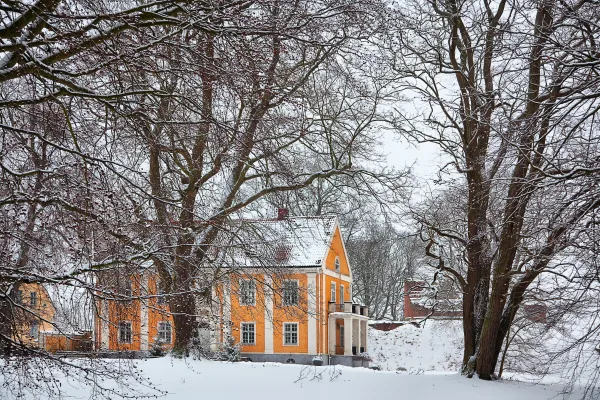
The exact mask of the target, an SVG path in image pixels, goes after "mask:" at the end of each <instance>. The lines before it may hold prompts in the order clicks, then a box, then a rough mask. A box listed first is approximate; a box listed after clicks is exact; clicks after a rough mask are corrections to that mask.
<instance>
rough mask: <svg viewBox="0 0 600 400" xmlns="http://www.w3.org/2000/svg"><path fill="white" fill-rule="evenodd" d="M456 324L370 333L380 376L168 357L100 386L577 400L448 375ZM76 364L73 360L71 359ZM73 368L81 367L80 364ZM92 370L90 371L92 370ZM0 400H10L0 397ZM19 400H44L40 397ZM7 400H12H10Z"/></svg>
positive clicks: (215, 393)
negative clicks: (122, 382) (118, 381)
mask: <svg viewBox="0 0 600 400" xmlns="http://www.w3.org/2000/svg"><path fill="white" fill-rule="evenodd" d="M461 335H462V334H461V326H460V321H427V322H426V323H425V324H424V325H423V326H422V327H420V328H418V327H416V326H414V325H405V326H402V327H400V328H397V329H395V330H393V331H389V332H382V331H376V330H372V329H370V332H369V345H370V351H369V353H370V354H371V357H372V358H373V359H374V361H373V363H374V364H378V365H379V366H380V367H381V368H382V370H381V371H374V370H370V369H366V368H348V367H339V366H336V367H312V366H310V367H309V366H301V365H289V364H274V363H264V364H262V363H244V362H242V363H226V362H217V361H206V360H180V359H175V358H172V357H170V356H167V357H163V358H156V359H149V360H104V361H101V362H108V363H113V365H114V366H119V367H120V368H122V369H123V370H124V371H127V372H129V373H131V374H132V375H131V376H137V380H134V379H133V378H131V379H129V381H128V382H126V383H125V385H121V386H117V385H116V384H114V383H112V382H111V381H110V380H105V381H103V382H100V383H101V384H102V385H103V386H105V388H108V389H109V390H114V391H115V392H114V393H109V395H108V397H107V398H109V399H118V398H119V396H118V393H127V394H128V396H129V397H131V396H132V395H133V396H135V395H144V394H145V395H150V396H152V395H158V396H159V397H161V396H164V397H162V398H165V399H168V400H183V399H197V398H202V399H209V400H229V399H231V400H238V399H250V400H270V399H273V400H275V399H277V400H279V399H281V398H282V397H283V398H285V399H286V400H295V399H298V400H300V399H302V400H306V399H319V398H324V397H325V396H336V397H340V398H344V399H345V400H354V399H356V400H365V399H368V400H370V399H378V400H379V399H394V400H397V399H405V398H407V399H412V398H416V399H418V400H480V399H486V400H507V399H511V400H519V399H523V400H550V399H562V400H566V399H569V400H577V399H580V398H582V395H583V392H582V390H581V389H576V390H575V391H574V392H573V393H571V394H570V395H569V396H563V395H562V390H563V385H561V384H534V383H526V382H519V381H514V380H503V381H497V382H486V381H481V380H479V379H467V378H465V377H463V376H460V375H459V374H457V373H456V371H457V369H458V366H459V362H460V357H461V342H460V338H461ZM73 361H74V362H78V361H77V360H73ZM80 362H86V361H83V360H80ZM94 369H95V368H94ZM55 376H56V377H57V378H58V381H59V382H60V387H61V391H62V392H63V393H64V394H66V395H67V397H66V398H70V399H90V398H100V397H99V396H98V395H97V392H94V391H93V389H91V388H89V387H87V386H83V385H81V383H79V382H78V381H77V380H76V379H73V378H69V379H66V378H64V377H59V376H58V374H56V375H55ZM2 390H3V387H2V376H1V375H0V399H3V400H4V398H7V399H11V397H10V396H9V395H8V394H7V393H3V392H2ZM25 398H26V399H31V400H41V399H47V398H48V397H47V395H46V394H45V393H40V394H31V393H29V394H28V395H27V396H26V397H25ZM11 400H12V399H11Z"/></svg>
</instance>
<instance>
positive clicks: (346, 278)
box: [323, 266, 352, 283]
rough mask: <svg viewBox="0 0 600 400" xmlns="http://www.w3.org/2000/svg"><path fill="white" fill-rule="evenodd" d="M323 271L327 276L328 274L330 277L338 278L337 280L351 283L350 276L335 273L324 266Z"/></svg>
mask: <svg viewBox="0 0 600 400" xmlns="http://www.w3.org/2000/svg"><path fill="white" fill-rule="evenodd" d="M323 271H324V274H325V275H327V276H330V277H332V278H335V279H339V280H341V281H344V282H348V283H352V278H351V277H349V276H347V275H343V274H336V273H335V272H334V271H332V270H330V269H327V267H326V266H324V267H323Z"/></svg>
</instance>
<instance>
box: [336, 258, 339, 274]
mask: <svg viewBox="0 0 600 400" xmlns="http://www.w3.org/2000/svg"><path fill="white" fill-rule="evenodd" d="M335 272H340V258H339V257H336V258H335Z"/></svg>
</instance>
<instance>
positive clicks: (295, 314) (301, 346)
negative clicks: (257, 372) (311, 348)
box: [273, 274, 308, 353]
mask: <svg viewBox="0 0 600 400" xmlns="http://www.w3.org/2000/svg"><path fill="white" fill-rule="evenodd" d="M278 278H281V279H295V280H297V281H298V287H299V301H298V306H284V305H283V304H282V299H281V295H280V292H279V293H277V292H276V293H275V295H274V296H273V350H274V352H275V353H307V352H308V314H307V313H306V310H307V309H308V293H307V289H308V278H307V276H306V274H286V275H283V276H281V277H278ZM285 322H296V323H298V345H297V346H296V345H294V346H289V345H284V344H283V339H284V332H283V324H284V323H285Z"/></svg>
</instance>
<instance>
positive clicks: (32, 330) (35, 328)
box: [29, 321, 40, 339]
mask: <svg viewBox="0 0 600 400" xmlns="http://www.w3.org/2000/svg"><path fill="white" fill-rule="evenodd" d="M39 334H40V324H38V323H37V322H35V321H34V322H32V323H31V325H30V326H29V336H31V337H33V338H36V339H37V337H38V335H39Z"/></svg>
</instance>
